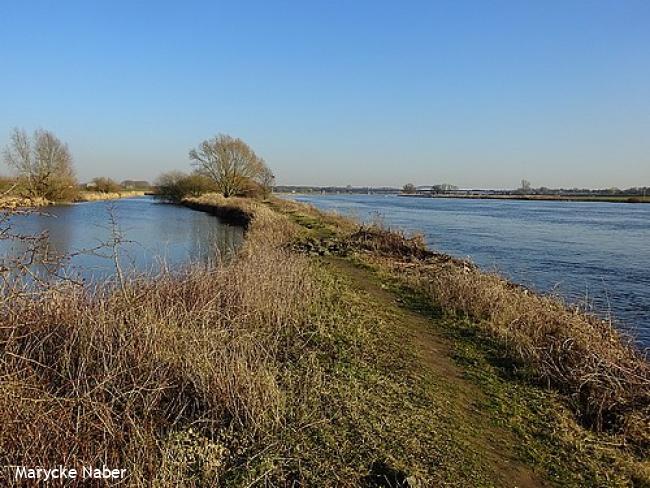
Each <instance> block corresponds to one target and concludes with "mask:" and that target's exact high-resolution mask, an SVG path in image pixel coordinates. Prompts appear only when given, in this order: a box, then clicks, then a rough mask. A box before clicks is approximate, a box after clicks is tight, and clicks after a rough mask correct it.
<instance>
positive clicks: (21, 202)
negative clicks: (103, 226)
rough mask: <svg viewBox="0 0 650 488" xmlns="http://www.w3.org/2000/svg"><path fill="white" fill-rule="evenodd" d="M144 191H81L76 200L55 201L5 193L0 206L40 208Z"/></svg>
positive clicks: (131, 195)
mask: <svg viewBox="0 0 650 488" xmlns="http://www.w3.org/2000/svg"><path fill="white" fill-rule="evenodd" d="M144 195H145V192H144V191H134V190H129V191H120V192H111V193H104V192H96V191H81V192H79V194H78V195H77V197H76V198H75V200H74V202H53V201H50V200H47V199H46V198H41V197H22V196H18V195H3V196H0V208H20V207H29V208H38V207H47V206H49V205H60V204H65V203H82V202H96V201H100V200H117V199H120V198H135V197H141V196H144Z"/></svg>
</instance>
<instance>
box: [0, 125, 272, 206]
mask: <svg viewBox="0 0 650 488" xmlns="http://www.w3.org/2000/svg"><path fill="white" fill-rule="evenodd" d="M188 156H189V159H190V162H191V164H192V171H191V172H190V173H184V172H180V171H172V172H168V173H164V174H162V175H161V176H160V177H159V178H158V180H157V182H156V187H157V192H158V194H159V196H160V197H161V198H164V199H167V200H172V201H180V200H182V199H183V198H185V197H187V196H196V195H200V194H202V193H207V192H217V193H221V194H222V195H223V196H225V197H231V196H266V195H267V194H268V193H270V192H271V189H272V186H273V182H274V179H275V177H274V175H273V173H272V171H271V170H270V168H269V167H268V166H267V164H266V162H265V161H264V159H262V158H261V157H259V156H258V155H257V154H256V153H255V151H253V149H252V148H251V147H250V146H249V145H248V144H246V143H245V142H244V141H243V140H241V139H239V138H234V137H231V136H229V135H226V134H218V135H216V136H215V137H212V138H210V139H206V140H205V141H203V142H201V143H200V144H199V145H198V146H197V147H196V148H193V149H191V150H190V151H189V155H188ZM3 160H4V162H5V164H6V165H7V166H8V167H9V168H10V169H12V170H13V171H14V173H15V175H14V178H13V179H9V178H2V179H0V191H2V192H4V193H7V192H12V193H15V194H19V195H21V196H25V197H30V198H34V197H40V198H45V199H47V200H50V201H55V202H61V201H74V200H75V199H76V198H77V196H78V192H79V189H80V186H79V183H78V181H77V178H76V175H75V170H74V164H73V158H72V154H71V152H70V149H69V147H68V145H67V144H66V143H64V142H62V141H61V140H60V139H59V138H58V137H56V136H55V135H54V134H53V133H52V132H50V131H47V130H42V129H39V130H36V131H34V132H33V133H32V134H31V135H30V134H28V133H27V132H26V131H25V130H22V129H14V130H13V132H12V133H11V135H10V138H9V143H8V144H7V146H6V147H5V149H4V151H3ZM132 183H134V182H131V183H129V185H128V186H131V184H132ZM135 183H140V184H142V183H143V182H135ZM124 186H125V185H121V184H119V183H117V182H116V181H114V180H113V179H111V178H108V177H98V178H94V179H93V180H92V181H91V183H90V184H89V185H87V188H89V189H90V188H91V189H93V190H95V191H98V192H104V193H113V192H119V191H121V190H123V189H124Z"/></svg>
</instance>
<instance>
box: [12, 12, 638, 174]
mask: <svg viewBox="0 0 650 488" xmlns="http://www.w3.org/2000/svg"><path fill="white" fill-rule="evenodd" d="M14 126H18V127H24V128H26V129H28V130H33V129H35V128H38V127H42V128H46V129H50V130H52V131H54V132H55V133H56V134H57V135H58V136H59V137H60V138H61V139H63V140H65V141H67V142H68V143H69V145H70V148H71V149H72V152H73V155H74V157H75V162H76V166H77V172H78V174H79V177H80V178H81V179H82V180H86V179H89V178H91V177H93V176H97V175H108V176H111V177H115V178H119V179H125V178H138V179H140V178H143V179H153V178H155V176H156V175H157V174H159V173H160V172H161V171H165V170H169V169H175V168H176V169H189V163H188V159H187V152H188V150H189V149H190V148H191V147H192V146H194V145H196V144H197V143H198V142H200V141H201V140H202V139H204V138H207V137H209V136H211V135H214V134H216V133H217V132H224V133H229V134H231V135H235V136H239V137H241V138H243V139H245V140H246V141H247V142H249V143H250V144H251V145H252V146H253V148H254V149H255V150H256V151H257V152H258V154H260V155H261V156H262V157H264V158H265V159H266V160H267V162H268V163H269V165H270V166H271V167H272V168H273V169H274V171H275V172H276V174H277V176H278V182H279V183H286V184H321V185H326V184H340V185H346V184H352V185H402V184H404V183H406V182H408V181H412V182H415V183H418V184H432V183H440V182H449V183H454V184H457V185H459V186H462V187H514V186H516V185H517V184H518V182H519V180H520V179H522V178H527V179H529V180H530V181H531V182H532V183H533V185H535V186H541V185H545V186H591V187H609V186H620V187H627V186H636V185H650V2H649V1H647V0H639V1H625V0H623V1H622V0H615V1H605V0H603V1H595V0H593V1H591V0H583V1H566V0H563V1H557V2H556V1H549V0H544V1H538V2H528V1H524V2H522V1H514V0H513V1H509V2H504V1H488V0H486V1H475V2H467V1H449V2H434V1H423V2H416V1H404V2H398V1H393V2H382V1H376V0H375V1H356V0H355V1H328V2H325V1H298V0H296V1H293V2H274V1H270V0H269V1H260V2H232V1H230V2H213V1H205V2H198V1H183V2H180V1H176V2H162V1H157V2H153V1H152V2H140V1H133V0H132V1H108V0H106V1H101V2H100V1H87V0H85V1H54V0H52V1H36V0H32V1H13V2H11V1H8V0H6V1H1V3H0V146H5V145H6V142H7V139H8V135H9V132H10V130H11V128H12V127H14ZM2 171H6V169H2Z"/></svg>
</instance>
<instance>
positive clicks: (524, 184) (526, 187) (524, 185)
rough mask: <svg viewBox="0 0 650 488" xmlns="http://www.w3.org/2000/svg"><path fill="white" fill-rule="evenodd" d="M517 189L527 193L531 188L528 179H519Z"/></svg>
mask: <svg viewBox="0 0 650 488" xmlns="http://www.w3.org/2000/svg"><path fill="white" fill-rule="evenodd" d="M519 189H520V190H521V191H522V193H528V192H529V191H530V189H531V184H530V181H528V180H521V186H520V187H519Z"/></svg>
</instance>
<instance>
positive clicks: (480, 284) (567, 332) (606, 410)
mask: <svg viewBox="0 0 650 488" xmlns="http://www.w3.org/2000/svg"><path fill="white" fill-rule="evenodd" d="M350 243H351V244H352V245H353V246H356V247H357V248H358V249H360V250H362V251H370V252H371V253H372V254H373V255H374V258H375V262H381V263H382V264H383V265H384V266H386V267H387V268H389V269H391V270H392V271H393V272H394V273H395V274H396V276H398V277H400V278H401V279H402V280H404V281H405V282H406V283H407V284H408V285H410V286H411V287H412V288H414V289H416V290H419V291H421V292H423V293H424V294H426V296H428V297H429V298H430V300H431V301H432V303H434V304H435V305H436V306H438V307H440V308H442V309H443V310H444V311H446V312H451V313H453V314H461V315H463V316H467V317H469V318H471V319H472V320H474V321H475V322H476V323H477V324H478V325H479V326H480V327H481V328H483V329H484V330H486V331H487V332H489V333H490V334H491V335H493V336H494V337H495V338H497V339H498V340H499V341H500V342H501V343H502V344H503V345H504V346H505V350H506V351H508V352H509V353H510V354H511V356H512V357H513V358H514V359H516V360H517V361H520V362H521V363H522V364H523V365H524V366H528V367H532V368H533V370H534V372H535V373H536V374H537V376H538V378H540V379H541V380H542V381H544V382H545V383H547V384H549V385H553V386H554V387H556V388H558V389H559V390H560V391H562V392H563V393H565V394H566V395H567V396H568V398H570V400H571V402H572V404H573V406H574V408H575V409H576V411H577V412H578V413H579V415H580V416H581V418H582V419H583V421H584V422H585V423H587V424H588V425H590V426H592V427H594V428H595V429H596V430H601V429H607V430H610V431H615V432H618V433H623V434H624V435H626V436H627V437H628V439H629V440H631V441H634V442H637V443H639V444H641V445H643V446H649V445H650V364H649V363H648V361H647V359H646V357H645V356H644V355H643V354H642V353H641V352H640V351H639V350H638V348H637V347H636V346H635V344H634V343H633V341H632V340H631V339H630V338H629V337H628V336H626V335H625V334H623V333H621V332H620V331H619V330H618V329H617V328H616V327H615V326H614V325H613V324H612V323H611V322H609V321H604V320H601V319H599V318H598V317H596V316H594V315H592V314H589V313H585V312H583V311H581V310H579V309H578V308H575V307H569V306H567V305H566V304H565V303H564V302H563V301H562V300H560V299H559V298H557V297H553V296H544V295H540V294H536V293H533V292H530V291H529V290H526V289H524V288H523V287H520V286H517V285H513V284H512V283H510V282H508V281H507V280H505V279H503V278H502V277H501V276H499V275H498V274H494V273H487V272H484V271H481V270H479V269H477V268H476V267H475V266H473V265H472V264H471V263H467V262H463V261H460V260H456V259H453V258H450V257H448V256H444V255H440V254H436V253H433V252H431V251H429V250H427V249H425V247H424V245H423V242H422V240H421V239H420V238H418V237H408V236H405V235H404V234H402V233H399V232H393V231H389V230H382V229H381V228H379V227H377V226H372V227H370V228H365V227H362V228H360V229H359V231H358V232H357V233H355V234H352V236H351V237H350ZM378 255H380V256H383V258H380V259H379V260H377V256H378Z"/></svg>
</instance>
